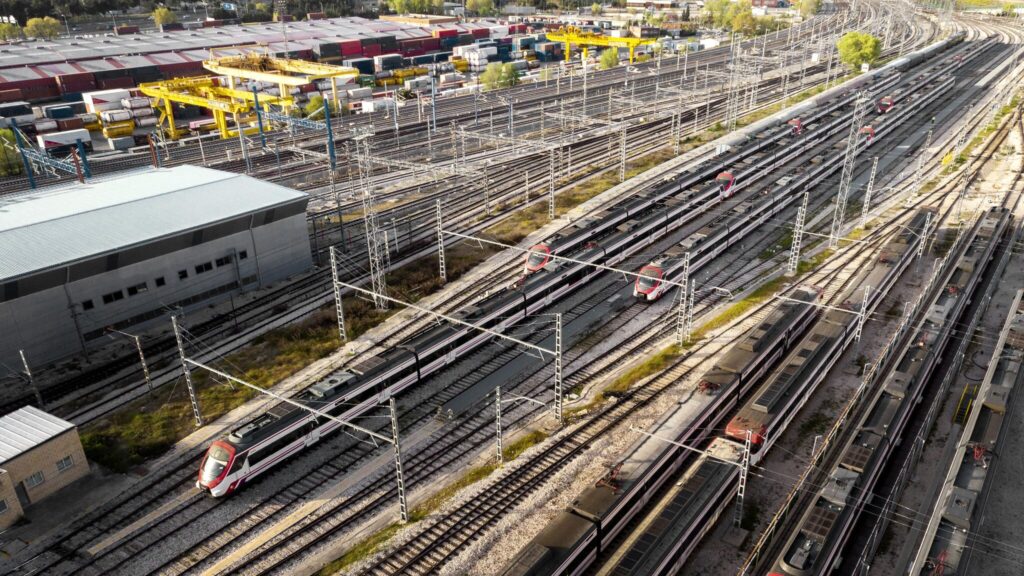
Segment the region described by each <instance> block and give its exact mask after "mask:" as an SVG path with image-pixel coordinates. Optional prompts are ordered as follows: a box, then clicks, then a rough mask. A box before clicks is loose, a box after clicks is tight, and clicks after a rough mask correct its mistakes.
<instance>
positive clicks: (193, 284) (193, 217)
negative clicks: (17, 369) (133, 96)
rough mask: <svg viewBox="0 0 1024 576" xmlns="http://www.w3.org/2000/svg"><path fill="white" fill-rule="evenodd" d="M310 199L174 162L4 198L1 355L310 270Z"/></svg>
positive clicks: (65, 352) (94, 333) (62, 347)
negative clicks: (308, 223)
mask: <svg viewBox="0 0 1024 576" xmlns="http://www.w3.org/2000/svg"><path fill="white" fill-rule="evenodd" d="M308 199H309V197H308V196H307V195H306V194H304V193H302V192H296V191H294V190H291V189H289V188H285V187H283V186H279V185H276V184H271V183H268V182H263V181H260V180H257V179H255V178H250V177H248V176H244V175H240V174H233V173H228V172H221V171H217V170H210V169H207V168H200V167H198V166H178V167H174V168H168V169H160V170H147V171H144V172H137V173H133V174H128V175H124V176H120V177H115V178H111V179H108V180H104V181H101V182H96V183H90V184H87V185H75V186H72V187H66V188H62V189H58V190H54V191H52V192H50V191H48V192H38V193H31V194H25V195H20V196H16V197H7V198H4V199H2V200H0V362H3V363H5V364H6V365H8V366H20V356H19V350H24V351H25V354H26V356H27V358H28V361H29V363H30V364H33V365H38V364H42V363H46V362H50V361H53V360H58V359H60V358H63V357H67V356H70V355H73V354H75V353H78V352H81V351H83V350H84V349H85V348H86V347H88V346H90V345H94V344H95V343H97V342H98V341H99V342H103V341H105V338H104V336H105V334H106V333H107V330H108V328H116V329H127V328H129V327H135V326H138V325H144V324H152V323H155V322H166V321H167V319H168V315H169V313H170V312H171V311H172V310H176V309H179V308H180V309H184V310H186V311H187V310H188V309H190V308H195V307H198V306H203V305H207V304H210V303H212V302H215V301H218V300H223V299H225V298H227V297H228V295H229V294H230V293H236V292H238V291H244V290H251V289H255V288H259V287H261V286H263V285H265V284H268V283H272V282H275V281H278V280H282V279H285V278H287V277H289V276H292V275H295V274H299V273H302V272H305V271H307V270H308V269H309V268H310V266H311V255H310V249H309V235H308V232H307V228H306V214H305V213H306V204H307V202H308Z"/></svg>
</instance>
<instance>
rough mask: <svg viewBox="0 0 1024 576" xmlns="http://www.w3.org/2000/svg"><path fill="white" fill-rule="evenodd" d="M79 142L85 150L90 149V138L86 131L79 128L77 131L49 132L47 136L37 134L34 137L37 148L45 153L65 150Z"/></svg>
mask: <svg viewBox="0 0 1024 576" xmlns="http://www.w3.org/2000/svg"><path fill="white" fill-rule="evenodd" d="M79 140H81V141H82V144H85V145H86V147H87V148H90V149H91V148H92V138H90V136H89V131H88V130H83V129H81V128H79V129H77V130H66V131H64V132H50V133H49V134H39V135H38V136H36V142H37V143H38V144H39V147H40V148H42V149H43V150H46V151H47V152H55V151H58V150H61V149H63V150H67V149H70V148H71V147H72V146H75V145H76V143H77V142H78V141H79Z"/></svg>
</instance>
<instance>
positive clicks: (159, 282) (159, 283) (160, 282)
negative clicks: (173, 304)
mask: <svg viewBox="0 0 1024 576" xmlns="http://www.w3.org/2000/svg"><path fill="white" fill-rule="evenodd" d="M153 283H154V284H156V287H157V288H159V287H161V286H163V285H164V284H167V282H165V281H164V277H163V276H161V277H159V278H157V279H156V280H153Z"/></svg>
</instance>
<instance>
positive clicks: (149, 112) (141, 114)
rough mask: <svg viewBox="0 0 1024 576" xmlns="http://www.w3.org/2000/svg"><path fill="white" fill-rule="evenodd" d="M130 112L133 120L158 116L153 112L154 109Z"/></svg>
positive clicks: (137, 109)
mask: <svg viewBox="0 0 1024 576" xmlns="http://www.w3.org/2000/svg"><path fill="white" fill-rule="evenodd" d="M129 112H130V113H131V115H132V118H149V117H150V116H154V115H155V114H156V113H155V112H153V109H152V108H134V109H132V110H129Z"/></svg>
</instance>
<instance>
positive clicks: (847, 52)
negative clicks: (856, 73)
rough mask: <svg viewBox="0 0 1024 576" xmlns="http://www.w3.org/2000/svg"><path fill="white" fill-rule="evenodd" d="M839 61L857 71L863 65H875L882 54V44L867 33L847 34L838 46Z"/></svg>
mask: <svg viewBox="0 0 1024 576" xmlns="http://www.w3.org/2000/svg"><path fill="white" fill-rule="evenodd" d="M836 48H838V49H839V59H840V60H841V61H843V62H844V63H846V64H848V65H849V66H850V67H852V68H853V69H855V70H859V69H860V66H861V64H873V63H874V62H875V61H876V60H878V57H879V56H880V55H881V54H882V43H881V42H879V40H878V38H875V37H874V36H872V35H871V34H867V33H865V32H856V31H854V32H847V33H846V34H844V35H843V37H842V38H840V39H839V42H838V43H837V44H836Z"/></svg>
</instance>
